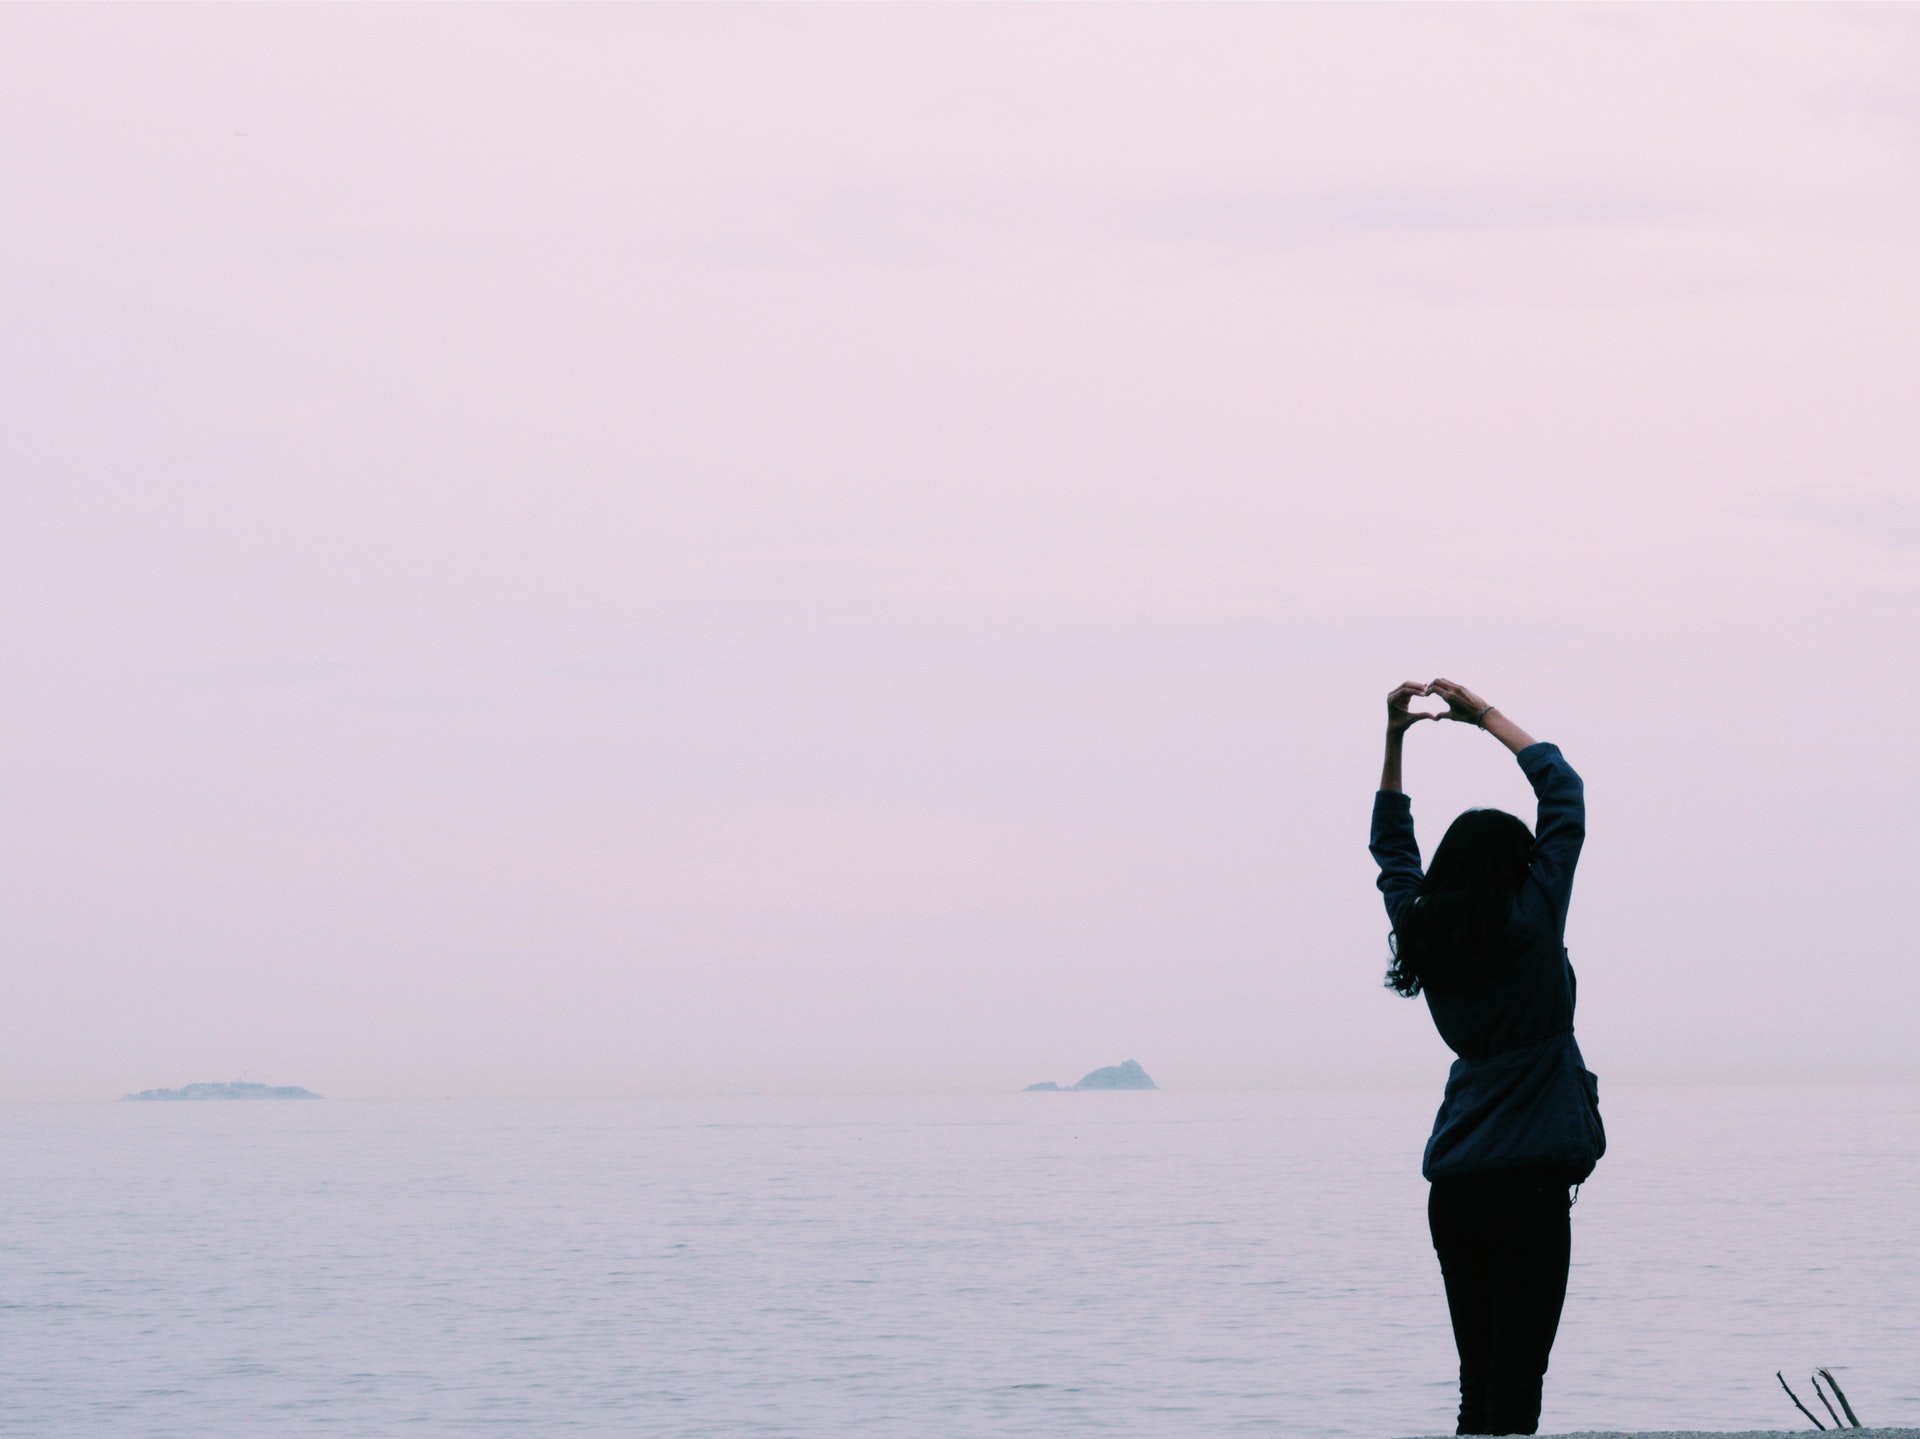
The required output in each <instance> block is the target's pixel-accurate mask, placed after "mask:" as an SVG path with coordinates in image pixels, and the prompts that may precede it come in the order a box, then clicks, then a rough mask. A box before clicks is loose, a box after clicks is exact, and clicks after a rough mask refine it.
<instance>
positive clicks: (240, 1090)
mask: <svg viewBox="0 0 1920 1439" xmlns="http://www.w3.org/2000/svg"><path fill="white" fill-rule="evenodd" d="M120 1097H121V1099H123V1100H125V1099H324V1098H326V1096H325V1095H323V1094H315V1093H314V1092H313V1091H312V1090H311V1089H302V1088H301V1087H300V1086H299V1085H297V1084H249V1083H248V1082H247V1081H245V1080H231V1081H229V1082H227V1083H224V1084H222V1083H214V1084H189V1085H186V1086H184V1087H182V1088H180V1089H143V1090H141V1091H140V1092H139V1093H138V1094H123V1095H121V1096H120Z"/></svg>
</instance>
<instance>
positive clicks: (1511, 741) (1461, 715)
mask: <svg viewBox="0 0 1920 1439" xmlns="http://www.w3.org/2000/svg"><path fill="white" fill-rule="evenodd" d="M1425 693H1427V694H1430V695H1438V696H1440V698H1441V699H1443V700H1445V701H1446V702H1447V712H1446V713H1445V714H1443V715H1441V716H1440V718H1441V719H1450V720H1459V721H1460V722H1461V723H1462V724H1471V725H1479V726H1480V728H1481V729H1483V730H1485V731H1486V732H1487V733H1488V734H1490V735H1492V736H1493V737H1494V738H1495V739H1497V740H1499V741H1500V743H1501V744H1503V745H1505V746H1506V747H1507V748H1508V749H1510V750H1512V751H1513V752H1514V753H1515V754H1519V753H1520V751H1521V750H1523V749H1526V748H1527V747H1528V746H1529V745H1533V744H1537V743H1539V741H1537V740H1536V739H1534V737H1533V736H1532V735H1530V734H1528V733H1527V732H1526V731H1525V730H1523V729H1521V728H1520V726H1519V725H1517V724H1515V723H1514V722H1513V721H1512V720H1510V719H1508V718H1507V717H1506V716H1505V715H1503V714H1501V713H1500V711H1499V709H1498V708H1497V707H1496V706H1494V705H1490V704H1488V703H1487V702H1486V701H1485V700H1483V699H1481V698H1480V696H1479V695H1477V694H1475V693H1474V692H1473V691H1472V690H1470V689H1468V688H1467V687H1466V686H1465V685H1457V684H1455V683H1454V682H1453V681H1452V680H1435V681H1434V682H1433V683H1432V684H1430V685H1428V686H1427V687H1426V691H1425Z"/></svg>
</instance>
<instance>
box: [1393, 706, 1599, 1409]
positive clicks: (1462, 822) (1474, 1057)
mask: <svg viewBox="0 0 1920 1439" xmlns="http://www.w3.org/2000/svg"><path fill="white" fill-rule="evenodd" d="M1417 695H1437V696H1439V697H1440V698H1441V699H1443V700H1445V701H1446V703H1447V712H1446V713H1445V714H1444V715H1425V714H1416V713H1414V712H1412V711H1411V710H1409V709H1408V708H1407V705H1408V701H1410V700H1412V699H1413V698H1414V697H1415V696H1417ZM1423 719H1434V720H1441V719H1447V720H1456V721H1459V722H1460V723H1463V724H1472V725H1478V726H1479V727H1480V728H1482V729H1484V730H1486V731H1487V732H1488V733H1489V734H1491V735H1493V737H1494V738H1495V739H1497V740H1499V741H1500V742H1501V743H1502V744H1504V745H1505V746H1506V747H1507V748H1508V749H1510V750H1512V751H1513V752H1514V754H1515V756H1516V757H1517V758H1518V759H1519V761H1520V768H1521V769H1522V770H1523V771H1524V772H1525V773H1526V776H1527V779H1528V780H1529V781H1530V782H1531V783H1532V785H1533V792H1534V795H1535V796H1536V798H1537V799H1538V800H1539V804H1540V813H1539V819H1538V822H1537V824H1536V828H1535V831H1534V832H1533V833H1531V834H1529V833H1528V832H1527V827H1526V825H1525V824H1524V823H1523V822H1522V821H1520V820H1519V819H1516V818H1515V817H1514V816H1513V815H1510V814H1506V813H1503V812H1502V811H1500V810H1492V809H1470V810H1468V811H1467V812H1466V813H1465V814H1463V815H1461V816H1460V817H1459V818H1458V819H1456V820H1455V821H1454V822H1453V824H1452V825H1451V826H1450V827H1449V828H1448V830H1447V833H1446V837H1445V838H1444V839H1442V840H1441V841H1440V847H1439V848H1438V849H1437V850H1435V851H1434V854H1433V865H1432V868H1430V869H1428V870H1427V871H1426V872H1425V873H1422V872H1421V868H1420V848H1419V846H1418V845H1417V844H1416V843H1415V842H1414V838H1413V815H1412V812H1411V810H1410V808H1409V806H1408V801H1407V797H1406V795H1405V794H1404V793H1402V792H1401V789H1400V751H1401V745H1402V743H1403V741H1404V740H1405V737H1406V733H1407V731H1408V730H1409V729H1411V728H1412V727H1413V726H1414V725H1416V724H1418V723H1419V722H1420V721H1421V720H1423ZM1585 836H1586V808H1585V803H1584V800H1583V798H1582V792H1581V785H1580V776H1579V775H1577V774H1575V773H1574V772H1573V767H1572V766H1571V765H1569V764H1568V763H1567V762H1566V760H1565V759H1563V758H1561V755H1560V751H1559V750H1558V749H1557V748H1556V747H1555V746H1553V745H1550V744H1538V743H1535V741H1534V738H1533V736H1532V735H1530V734H1528V733H1527V732H1526V731H1525V730H1523V729H1521V728H1520V726H1519V725H1517V724H1515V723H1514V722H1513V721H1512V720H1510V719H1508V718H1507V717H1506V716H1505V715H1503V714H1501V713H1500V711H1499V710H1498V709H1496V708H1494V707H1493V706H1492V705H1490V704H1488V703H1486V702H1485V701H1484V700H1482V699H1481V698H1480V696H1479V695H1477V694H1475V693H1473V691H1472V690H1469V689H1467V688H1466V687H1465V686H1464V685H1457V684H1455V683H1454V682H1453V681H1451V680H1435V681H1433V683H1432V684H1426V685H1422V684H1414V683H1412V682H1409V683H1407V684H1403V685H1401V686H1400V687H1399V688H1397V689H1396V690H1394V691H1393V693H1392V694H1390V695H1388V696H1387V759H1386V766H1385V768H1384V769H1383V770H1382V772H1381V775H1380V792H1379V793H1378V794H1376V795H1375V796H1374V800H1373V840H1372V844H1371V845H1370V848H1371V849H1372V851H1373V857H1374V859H1375V860H1376V861H1377V862H1378V863H1379V865H1380V892H1381V893H1382V894H1383V895H1385V896H1386V901H1387V917H1388V919H1389V920H1391V921H1392V923H1393V937H1392V953H1393V962H1392V965H1391V967H1390V968H1389V969H1388V971H1387V984H1388V985H1389V986H1390V987H1391V988H1393V989H1395V990H1398V991H1399V992H1400V993H1401V994H1403V995H1407V996H1409V997H1411V996H1413V995H1416V994H1422V993H1424V994H1425V995H1426V997H1427V1008H1428V1010H1429V1012H1430V1013H1431V1014H1432V1015H1433V1022H1434V1025H1435V1027H1436V1028H1437V1029H1438V1030H1439V1031H1440V1037H1441V1038H1442V1039H1444V1040H1445V1041H1446V1042H1447V1047H1448V1048H1450V1049H1451V1050H1453V1052H1454V1053H1455V1054H1456V1055H1457V1056H1459V1057H1458V1058H1457V1059H1455V1060H1454V1063H1453V1069H1452V1072H1451V1073H1450V1074H1449V1075H1448V1077H1447V1091H1446V1097H1445V1098H1444V1099H1443V1100H1442V1101H1441V1103H1440V1113H1439V1114H1438V1115H1437V1116H1435V1118H1434V1121H1433V1135H1432V1137H1431V1138H1430V1139H1428V1141H1427V1152H1426V1159H1425V1162H1424V1163H1423V1164H1422V1166H1421V1172H1422V1173H1424V1174H1425V1175H1426V1177H1427V1178H1428V1179H1429V1180H1430V1181H1432V1188H1431V1190H1430V1192H1429V1194H1428V1198H1427V1223H1428V1227H1429V1228H1430V1230H1431V1231H1432V1234H1433V1247H1434V1252H1435V1253H1436V1254H1438V1255H1439V1257H1440V1274H1441V1278H1442V1279H1443V1280H1444V1281H1445V1283H1446V1289H1447V1309H1448V1311H1449V1313H1450V1314H1451V1315H1452V1318H1453V1339H1454V1344H1455V1345H1456V1347H1458V1349H1459V1351H1460V1425H1459V1428H1458V1429H1456V1430H1455V1431H1454V1432H1455V1433H1458V1434H1532V1433H1534V1432H1535V1431H1536V1430H1537V1429H1538V1428H1539V1424H1540V1383H1541V1380H1542V1379H1543V1378H1544V1377H1545V1375H1546V1372H1547V1354H1548V1352H1549V1351H1550V1350H1551V1349H1552V1348H1553V1335H1554V1331H1555V1330H1556V1329H1558V1328H1559V1325H1560V1306H1561V1304H1562V1302H1563V1301H1564V1300H1565V1298H1566V1293H1567V1261H1568V1254H1569V1252H1570V1248H1571V1226H1570V1223H1569V1213H1568V1211H1569V1208H1570V1206H1571V1204H1572V1196H1571V1194H1570V1193H1569V1189H1570V1186H1578V1185H1579V1183H1580V1182H1581V1181H1582V1180H1583V1179H1585V1178H1586V1177H1587V1176H1588V1175H1589V1174H1591V1173H1592V1172H1593V1166H1594V1164H1595V1163H1596V1162H1598V1160H1599V1158H1600V1156H1601V1155H1602V1154H1603V1153H1604V1152H1605V1151H1606V1147H1607V1141H1606V1134H1605V1131H1604V1130H1603V1129H1602V1128H1601V1125H1600V1102H1599V1091H1598V1089H1597V1088H1596V1086H1595V1082H1594V1077H1593V1075H1592V1074H1590V1073H1589V1072H1588V1071H1587V1069H1586V1067H1585V1064H1584V1063H1583V1062H1582V1060H1581V1057H1580V1047H1579V1046H1578V1045H1577V1044H1575V1043H1574V1039H1573V997H1574V981H1573V967H1572V965H1570V964H1569V963H1568V962H1567V951H1566V947H1565V943H1564V936H1565V933H1566V924H1567V898H1568V895H1569V894H1570V893H1571V892H1572V889H1573V867H1574V864H1575V862H1576V861H1577V860H1578V859H1579V857H1580V842H1581V840H1582V839H1584V838H1585Z"/></svg>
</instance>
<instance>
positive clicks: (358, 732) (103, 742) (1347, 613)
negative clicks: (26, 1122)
mask: <svg viewBox="0 0 1920 1439" xmlns="http://www.w3.org/2000/svg"><path fill="white" fill-rule="evenodd" d="M1916 77H1920V15H1916V13H1915V12H1914V11H1913V10H1911V9H1909V8H1905V7H1870V8H1850V7H1845V6H1828V7H1797V8H1784V7H1768V8H1743V7H1738V6H1715V7H1676V8H1644V7H1604V8H1578V7H1565V6H1561V7H1546V8H1518V7H1495V8H1484V9H1481V8H1444V7H1420V8H1388V7H1326V6H1317V7H1250V6H1236V7H1221V8H1211V7H1197V6H1195V7H1189V6H1180V7H1171V6H1170V7H1162V8H1153V7H1066V6H1052V7H1044V8H1023V7H1017V6H979V7H966V8H958V7H953V8H948V7H933V6H917V7H847V8H838V7H811V8H810V7H784V6H782V7H744V6H734V7H699V8H670V7H664V6H647V7H631V8H614V7H592V8H568V7H561V6H549V7H534V8H513V7H486V8H482V7H451V6H448V7H408V8H402V7H362V6H355V7H312V6H310V7H252V8H240V7H207V8H184V7H126V8H121V7H111V6H10V7H6V8H4V9H0V206H4V211H3V212H0V276H4V278H0V367H3V369H0V407H3V412H0V546H3V547H4V549H3V550H0V595H3V596H4V604H0V664H4V673H5V675H6V677H7V684H6V687H5V700H4V704H0V745H3V746H4V758H3V760H0V785H3V786H4V792H3V793H0V846H4V852H3V853H0V946H3V947H4V948H3V950H0V953H3V955H4V961H3V964H0V976H3V977H4V978H3V982H4V994H3V1001H4V1002H0V1095H6V1096H13V1097H35V1096H47V1097H65V1096H100V1095H112V1094H117V1093H119V1092H121V1091H122V1090H126V1089H132V1088H138V1087H145V1086H148V1085H155V1084H176V1083H184V1082H186V1081H188V1080H194V1079H209V1078H223V1077H232V1076H235V1075H237V1074H239V1073H240V1072H241V1071H243V1070H245V1071H247V1072H249V1073H250V1074H252V1075H253V1076H254V1077H256V1078H265V1079H270V1080H274V1081H276V1082H287V1083H302V1084H310V1085H312V1086H314V1087H316V1088H319V1089H322V1090H324V1091H326V1092H327V1093H329V1094H339V1095H353V1094H440V1093H462V1094H466V1093H501V1092H517V1093H596V1092H636V1091H649V1090H673V1089H710V1088H769V1089H773V1088H803V1089H818V1088H892V1087H901V1088H916V1087H918V1088H928V1087H934V1088H982V1087H985V1088H1008V1087H1014V1086H1017V1085H1019V1084H1024V1083H1026V1082H1028V1081H1031V1080H1037V1079H1057V1080H1071V1079H1073V1078H1075V1077H1077V1075H1078V1074H1079V1073H1080V1072H1082V1071H1084V1070H1085V1069H1088V1068H1091V1067H1093V1066H1094V1065H1096V1064H1104V1063H1112V1062H1115V1061H1117V1060H1119V1059H1122V1058H1125V1057H1129V1056H1131V1057H1135V1058H1138V1059H1139V1060H1140V1061H1141V1062H1142V1063H1143V1064H1145V1065H1146V1067H1147V1068H1148V1069H1149V1070H1150V1071H1151V1072H1153V1073H1154V1074H1155V1075H1156V1076H1157V1077H1158V1078H1160V1080H1161V1081H1162V1082H1163V1083H1165V1084H1169V1085H1179V1086H1181V1087H1198V1086H1211V1085H1255V1084H1274V1083H1291V1082H1352V1081H1365V1080H1370V1079H1380V1078H1385V1079H1392V1080H1396V1081H1397V1080H1415V1081H1424V1080H1437V1077H1438V1075H1439V1074H1440V1072H1441V1071H1442V1069H1443V1068H1444V1064H1445V1060H1446V1057H1447V1056H1446V1055H1445V1052H1444V1050H1443V1049H1442V1047H1441V1046H1440V1043H1439V1041H1438V1040H1437V1039H1436V1038H1435V1037H1434V1036H1433V1034H1432V1032H1431V1027H1430V1025H1429V1024H1428V1021H1427V1020H1426V1017H1425V1014H1424V1010H1423V1007H1421V1006H1418V1005H1414V1004H1407V1003H1405V1002H1402V1001H1399V1000H1397V999H1395V998H1394V997H1393V996H1391V995H1389V994H1388V993H1386V992H1385V991H1384V990H1382V989H1381V988H1380V987H1379V976H1380V971H1381V969H1382V967H1383V964H1384V957H1385V933H1384V930H1385V926H1384V921H1383V919H1382V917H1381V914H1380V912H1379V907H1378V902H1377V899H1376V896H1375V894H1374V891H1373V888H1372V871H1371V866H1370V863H1369V861H1368V858H1367V855H1366V851H1365V838H1366V821H1367V808H1368V803H1369V798H1370V792H1371V789H1372V786H1373V783H1374V780H1375V777H1376V774H1377V757H1376V751H1377V748H1378V742H1379V741H1378V728H1379V708H1380V699H1381V696H1382V695H1384V693H1385V692H1386V690H1387V689H1388V688H1389V687H1390V686H1391V685H1392V684H1393V683H1394V682H1396V681H1398V680H1401V679H1404V678H1409V677H1413V678H1422V679H1424V678H1429V677H1431V676H1433V675H1435V674H1442V673H1444V674H1447V675H1450V676H1452V677H1454V678H1457V679H1461V680H1464V681H1466V682H1467V683H1469V684H1471V685H1473V686H1475V687H1476V688H1478V689H1480V690H1482V691H1484V692H1485V693H1486V694H1487V695H1488V696H1489V697H1490V698H1493V699H1495V700H1497V701H1498V702H1499V703H1500V704H1501V705H1502V707H1503V708H1505V709H1506V710H1508V711H1509V712H1510V713H1511V714H1513V715H1514V716H1515V717H1516V718H1518V719H1519V720H1520V721H1521V722H1522V723H1523V724H1525V725H1527V726H1528V727H1529V728H1531V729H1532V730H1533V731H1534V732H1535V733H1537V734H1539V735H1541V736H1543V737H1547V738H1552V739H1554V740H1557V741H1558V742H1559V743H1560V744H1561V745H1562V746H1563V748H1564V749H1565V750H1566V752H1567V754H1568V756H1569V758H1571V759H1572V761H1573V762H1574V764H1575V765H1576V766H1578V767H1579V768H1580V769H1581V770H1582V771H1583V772H1584V774H1585V775H1586V777H1587V781H1588V787H1589V798H1590V802H1591V835H1590V839H1589V848H1588V852H1587V857H1586V859H1585V861H1584V863H1583V866H1582V873H1581V879H1580V883H1579V886H1578V888H1577V892H1576V900H1575V908H1574V915H1573V922H1572V926H1571V928H1570V932H1569V943H1570V946H1571V949H1572V952H1573V956H1574V961H1575V964H1576V966H1577V968H1578V969H1579V972H1580V976H1581V999H1582V1007H1581V1034H1582V1039H1583V1043H1584V1045H1585V1047H1586V1051H1587V1054H1588V1057H1589V1060H1590V1061H1591V1063H1592V1064H1593V1067H1594V1068H1595V1069H1597V1070H1598V1071H1599V1072H1600V1073H1601V1075H1602V1077H1603V1081H1604V1080H1609V1079H1620V1080H1625V1079H1630V1078H1633V1077H1636V1076H1641V1077H1653V1076H1688V1077H1716V1076H1717V1077H1732V1078H1750V1077H1756V1076H1761V1075H1810V1076H1834V1077H1853V1076H1866V1075H1905V1076H1914V1075H1915V1074H1916V1073H1920V1069H1917V1068H1916V1065H1917V1064H1920V1061H1916V1060H1915V1058H1914V1054H1915V1049H1914V1043H1913V1036H1914V1034H1915V1032H1916V1026H1917V1024H1920V961H1916V959H1915V958H1914V953H1913V951H1914V942H1913V935H1914V920H1913V904H1912V901H1911V898H1910V894H1911V888H1910V880H1909V874H1910V871H1911V869H1912V867H1913V863H1914V859H1915V851H1916V846H1915V843H1914V840H1913V837H1912V814H1913V811H1914V809H1915V803H1916V799H1917V798H1920V796H1917V795H1916V782H1915V773H1916V769H1915V761H1914V756H1913V740H1914V733H1915V723H1914V720H1915V713H1916V707H1917V706H1920V683H1916V678H1915V649H1916V647H1915V643H1914V642H1915V639H1916V624H1915V619H1916V599H1917V598H1920V585H1917V583H1916V580H1917V575H1920V571H1917V568H1916V559H1917V558H1920V406H1917V405H1916V399H1915V394H1916V382H1917V381H1920V259H1917V257H1920V78H1916ZM1411 751H1412V752H1411V755H1410V766H1409V779H1408V785H1409V789H1410V790H1411V791H1412V793H1413V796H1414V802H1415V813H1416V816H1417V817H1418V818H1419V819H1420V821H1421V822H1422V826H1423V831H1422V832H1423V837H1424V838H1425V839H1426V840H1427V841H1428V842H1429V843H1431V841H1432V839H1433V838H1435V837H1437V834H1438V832H1439V827H1440V825H1441V824H1443V823H1444V821H1445V820H1446V819H1448V818H1450V817H1451V815H1452V814H1453V813H1454V812H1455V811H1456V810H1457V809H1458V808H1460V807H1462V806H1464V805H1466V804H1469V803H1474V802H1482V803H1495V804H1500V805H1502V806H1505V807H1509V808H1514V809H1518V810H1520V811H1521V812H1522V813H1523V814H1528V815H1529V817H1530V809H1528V807H1527V805H1528V798H1529V797H1528V795H1527V793H1526V790H1525V787H1524V784H1523V783H1522V781H1521V779H1520V776H1519V774H1518V771H1517V769H1516V768H1515V767H1514V766H1513V765H1512V762H1511V761H1510V760H1509V759H1508V758H1507V757H1506V756H1505V754H1504V752H1503V751H1501V750H1499V749H1498V747H1497V746H1495V745H1493V744H1492V742H1491V741H1489V740H1487V739H1486V738H1485V737H1483V736H1480V735H1477V734H1472V733H1467V732H1448V733H1439V732H1429V731H1428V730H1426V729H1424V728H1423V729H1422V730H1421V731H1418V732H1416V734H1415V736H1414V738H1413V740H1412V742H1411Z"/></svg>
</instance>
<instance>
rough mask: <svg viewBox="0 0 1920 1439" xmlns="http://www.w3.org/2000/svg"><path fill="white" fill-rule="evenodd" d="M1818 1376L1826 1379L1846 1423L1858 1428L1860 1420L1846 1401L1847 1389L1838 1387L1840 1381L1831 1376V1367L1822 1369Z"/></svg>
mask: <svg viewBox="0 0 1920 1439" xmlns="http://www.w3.org/2000/svg"><path fill="white" fill-rule="evenodd" d="M1820 1377H1821V1378H1822V1379H1824V1380H1826V1381H1827V1385H1828V1387H1829V1388H1831V1389H1832V1390H1833V1397H1834V1398H1836V1399H1838V1400H1839V1401H1840V1412H1841V1413H1842V1414H1844V1415H1846V1416H1847V1423H1849V1424H1851V1425H1852V1426H1853V1427H1854V1428H1856V1429H1858V1428H1860V1427H1861V1424H1860V1420H1859V1419H1858V1418H1857V1417H1855V1415H1854V1412H1853V1406H1852V1405H1851V1404H1849V1403H1847V1391H1846V1390H1844V1389H1842V1388H1841V1387H1840V1381H1839V1380H1838V1379H1835V1378H1834V1377H1833V1371H1832V1370H1831V1369H1822V1370H1821V1371H1820Z"/></svg>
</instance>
